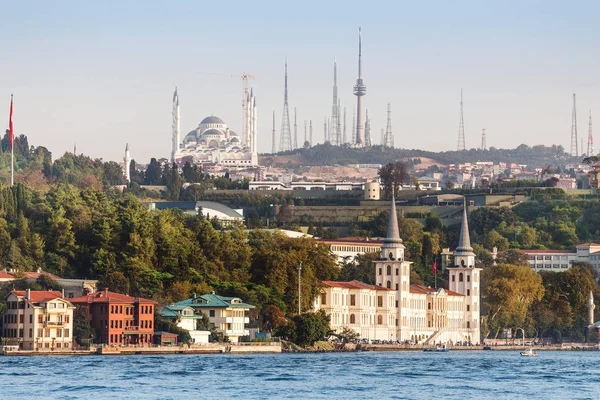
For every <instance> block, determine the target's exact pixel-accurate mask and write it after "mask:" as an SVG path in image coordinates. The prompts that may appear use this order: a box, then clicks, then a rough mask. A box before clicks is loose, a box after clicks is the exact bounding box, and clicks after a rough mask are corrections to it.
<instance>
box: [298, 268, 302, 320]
mask: <svg viewBox="0 0 600 400" xmlns="http://www.w3.org/2000/svg"><path fill="white" fill-rule="evenodd" d="M301 278H302V261H300V265H298V315H300V314H301V313H302V285H301V282H302V280H301Z"/></svg>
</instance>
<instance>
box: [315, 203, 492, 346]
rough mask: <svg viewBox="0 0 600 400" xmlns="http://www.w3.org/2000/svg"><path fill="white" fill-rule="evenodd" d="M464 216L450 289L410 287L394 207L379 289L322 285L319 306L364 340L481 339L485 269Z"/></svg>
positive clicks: (336, 324)
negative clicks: (476, 263) (477, 262)
mask: <svg viewBox="0 0 600 400" xmlns="http://www.w3.org/2000/svg"><path fill="white" fill-rule="evenodd" d="M464 232H468V224H467V221H466V211H465V213H464V219H463V226H462V229H461V240H460V241H459V247H458V248H457V250H456V252H455V253H454V262H453V265H458V267H449V269H450V288H449V290H447V289H434V288H431V287H425V286H420V285H413V284H411V283H410V269H411V264H412V263H411V262H409V261H406V260H405V259H404V249H405V247H404V245H403V244H402V239H400V236H399V234H398V222H397V214H396V207H395V203H394V202H393V204H392V211H391V213H390V220H389V224H388V234H387V238H386V239H385V240H384V242H383V245H381V247H380V251H381V257H380V258H379V259H378V260H376V261H375V282H376V285H375V286H371V285H366V284H364V283H361V282H356V281H353V282H331V281H325V282H322V284H323V287H322V291H321V292H322V294H321V296H320V297H318V298H317V299H316V300H315V308H316V309H323V310H325V311H326V312H327V313H328V314H329V315H330V316H331V328H332V329H334V330H336V331H338V332H339V331H341V330H342V329H343V328H344V327H349V328H351V329H353V330H354V331H355V332H357V333H358V334H359V336H360V337H361V338H366V339H379V340H397V341H402V342H404V341H414V342H419V343H423V344H427V345H430V344H431V345H433V344H434V343H448V344H453V343H457V342H471V343H473V344H476V343H479V341H480V318H479V299H480V290H479V289H480V288H479V279H480V269H478V268H474V267H473V265H474V260H475V254H474V253H473V252H472V248H471V247H470V241H469V237H468V234H465V233H464Z"/></svg>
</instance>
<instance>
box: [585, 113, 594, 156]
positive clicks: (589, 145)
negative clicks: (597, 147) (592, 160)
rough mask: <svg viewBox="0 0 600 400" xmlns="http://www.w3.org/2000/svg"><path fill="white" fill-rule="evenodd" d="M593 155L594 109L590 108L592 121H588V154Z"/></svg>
mask: <svg viewBox="0 0 600 400" xmlns="http://www.w3.org/2000/svg"><path fill="white" fill-rule="evenodd" d="M593 155H594V135H592V110H590V121H589V123H588V142H587V156H588V157H591V156H593Z"/></svg>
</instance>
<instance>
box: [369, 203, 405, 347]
mask: <svg viewBox="0 0 600 400" xmlns="http://www.w3.org/2000/svg"><path fill="white" fill-rule="evenodd" d="M404 250H405V247H404V244H402V239H401V238H400V231H399V229H398V213H397V212H396V199H395V197H394V196H393V195H392V202H391V205H390V215H389V220H388V228H387V235H386V238H385V239H384V241H383V245H382V246H381V256H380V258H378V259H377V260H376V261H374V264H375V283H376V284H377V285H378V286H382V287H385V288H388V289H392V290H393V291H395V297H396V298H395V304H396V305H395V309H396V318H395V319H396V321H397V322H396V324H397V325H396V326H397V329H396V337H395V338H391V339H392V340H410V339H411V337H410V335H411V334H412V335H414V334H415V328H414V327H411V324H412V321H413V320H414V318H413V315H412V314H411V309H410V307H409V306H408V300H409V297H410V265H411V264H412V263H411V262H409V261H405V260H404ZM411 318H412V320H411Z"/></svg>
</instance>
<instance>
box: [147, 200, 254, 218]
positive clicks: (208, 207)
mask: <svg viewBox="0 0 600 400" xmlns="http://www.w3.org/2000/svg"><path fill="white" fill-rule="evenodd" d="M151 204H153V205H154V208H155V209H157V210H166V209H170V208H179V209H181V210H197V209H198V208H202V213H203V214H205V215H206V214H210V213H211V211H213V210H214V211H216V212H220V213H222V214H225V215H226V216H228V217H230V218H236V219H243V218H244V216H243V215H241V214H240V213H238V212H237V211H235V210H234V209H233V208H230V207H227V206H226V205H225V204H221V203H216V202H214V201H157V202H152V203H151Z"/></svg>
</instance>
